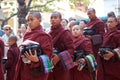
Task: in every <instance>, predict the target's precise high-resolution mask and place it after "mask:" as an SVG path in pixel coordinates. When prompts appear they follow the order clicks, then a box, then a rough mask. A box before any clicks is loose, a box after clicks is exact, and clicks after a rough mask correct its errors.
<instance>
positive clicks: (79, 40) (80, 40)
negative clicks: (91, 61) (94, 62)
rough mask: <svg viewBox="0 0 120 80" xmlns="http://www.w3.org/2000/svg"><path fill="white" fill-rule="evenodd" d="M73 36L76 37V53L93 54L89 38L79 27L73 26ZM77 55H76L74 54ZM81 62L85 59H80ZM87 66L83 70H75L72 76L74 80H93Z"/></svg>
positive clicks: (75, 68)
mask: <svg viewBox="0 0 120 80" xmlns="http://www.w3.org/2000/svg"><path fill="white" fill-rule="evenodd" d="M72 35H73V37H74V39H73V41H74V47H75V50H76V51H78V50H79V51H80V50H82V51H84V52H85V53H86V54H85V55H88V54H93V50H92V44H91V41H90V39H89V38H86V37H85V36H83V35H82V30H80V28H79V26H78V25H75V26H73V28H72ZM74 54H75V53H74ZM79 60H81V61H85V59H84V58H80V59H79ZM84 64H86V62H84ZM86 67H88V66H87V65H86V66H85V67H84V68H83V69H82V70H80V71H79V70H78V69H77V68H78V66H76V67H74V68H73V73H72V75H71V76H73V80H80V79H82V80H92V79H91V76H90V71H89V69H88V68H86Z"/></svg>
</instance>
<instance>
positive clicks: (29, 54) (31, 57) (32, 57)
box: [24, 50, 39, 62]
mask: <svg viewBox="0 0 120 80" xmlns="http://www.w3.org/2000/svg"><path fill="white" fill-rule="evenodd" d="M24 55H25V56H26V58H27V59H29V60H30V61H32V62H39V58H38V57H37V52H36V50H35V51H34V54H32V52H31V50H29V52H27V51H26V52H25V53H24Z"/></svg>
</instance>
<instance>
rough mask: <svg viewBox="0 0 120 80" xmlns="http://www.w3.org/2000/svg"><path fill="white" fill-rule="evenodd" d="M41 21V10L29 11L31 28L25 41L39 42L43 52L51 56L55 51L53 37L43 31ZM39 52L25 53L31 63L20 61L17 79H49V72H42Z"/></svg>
mask: <svg viewBox="0 0 120 80" xmlns="http://www.w3.org/2000/svg"><path fill="white" fill-rule="evenodd" d="M40 22H41V15H40V13H39V11H32V12H30V13H29V15H28V25H29V28H30V29H31V30H30V31H29V32H27V33H26V34H25V36H24V42H25V41H26V40H31V41H34V42H37V43H39V44H40V46H41V49H42V53H44V54H46V55H47V56H48V57H49V58H51V55H52V53H53V47H52V39H51V37H50V36H49V35H48V34H46V33H45V32H44V31H43V29H42V26H41V25H40ZM24 42H23V43H24ZM28 44H29V41H28ZM37 54H38V53H37V52H35V54H32V53H31V52H29V54H28V53H26V54H25V57H27V59H28V60H29V61H31V63H24V62H23V61H22V60H21V61H20V62H19V64H21V65H19V64H18V66H17V67H16V69H17V70H19V74H18V75H17V76H16V78H17V79H15V80H47V77H48V73H43V72H42V70H41V68H42V65H41V63H42V62H41V60H40V59H39V58H38V56H37ZM19 68H20V69H19Z"/></svg>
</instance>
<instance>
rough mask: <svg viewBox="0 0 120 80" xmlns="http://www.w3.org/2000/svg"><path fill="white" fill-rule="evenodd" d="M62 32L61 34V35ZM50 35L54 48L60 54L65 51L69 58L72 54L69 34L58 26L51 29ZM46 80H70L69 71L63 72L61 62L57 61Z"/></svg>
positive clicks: (72, 49)
mask: <svg viewBox="0 0 120 80" xmlns="http://www.w3.org/2000/svg"><path fill="white" fill-rule="evenodd" d="M61 32H62V34H61ZM50 35H51V36H52V39H53V44H54V48H57V49H58V50H59V51H60V52H62V51H65V50H67V51H68V52H69V53H70V54H71V56H72V54H73V52H74V46H73V40H72V36H71V33H70V32H69V31H65V29H64V28H63V27H62V26H61V25H59V26H57V28H52V29H51V32H50ZM48 80H71V79H70V72H69V70H65V69H64V66H63V65H62V62H61V61H59V62H58V63H57V64H56V66H55V67H54V69H53V72H52V73H50V75H49V78H48Z"/></svg>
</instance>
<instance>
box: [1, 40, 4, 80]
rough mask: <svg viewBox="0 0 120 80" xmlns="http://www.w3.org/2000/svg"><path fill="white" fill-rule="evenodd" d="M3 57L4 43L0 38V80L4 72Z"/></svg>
mask: <svg viewBox="0 0 120 80" xmlns="http://www.w3.org/2000/svg"><path fill="white" fill-rule="evenodd" d="M3 55H4V42H3V40H2V39H1V38H0V80H4V71H3V65H2V57H3Z"/></svg>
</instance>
